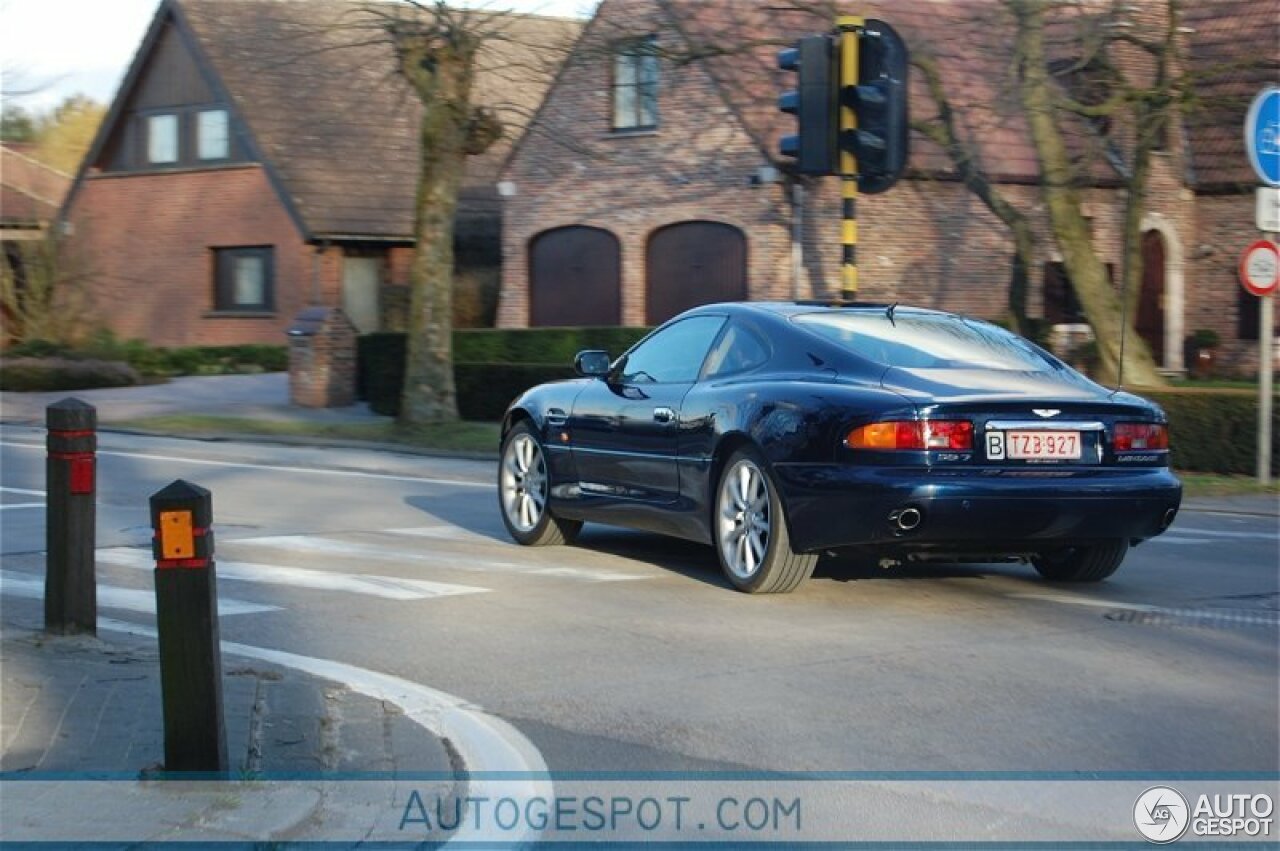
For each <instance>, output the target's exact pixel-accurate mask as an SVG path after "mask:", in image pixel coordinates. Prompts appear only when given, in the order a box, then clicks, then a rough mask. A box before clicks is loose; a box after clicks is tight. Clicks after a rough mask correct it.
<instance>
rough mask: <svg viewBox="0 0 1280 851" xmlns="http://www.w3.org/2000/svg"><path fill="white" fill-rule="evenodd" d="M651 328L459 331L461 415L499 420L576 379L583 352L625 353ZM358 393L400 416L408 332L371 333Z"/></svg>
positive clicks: (361, 344)
mask: <svg viewBox="0 0 1280 851" xmlns="http://www.w3.org/2000/svg"><path fill="white" fill-rule="evenodd" d="M647 333H649V329H648V328H612V327H611V328H527V329H526V328H521V329H510V330H507V329H493V328H483V329H459V330H456V331H454V333H453V359H454V381H455V382H456V384H457V391H458V411H459V413H461V414H462V416H463V418H465V419H468V420H496V419H499V418H500V417H501V416H502V414H503V412H504V411H506V409H507V405H509V404H510V403H511V400H512V399H514V398H515V397H517V396H519V395H520V394H521V393H523V392H524V391H525V390H527V389H529V388H530V387H533V386H534V385H536V384H541V383H542V382H544V381H557V380H559V379H562V378H572V377H573V374H574V372H573V358H574V355H576V354H577V353H578V352H580V351H582V350H583V349H604V350H605V351H607V352H609V353H610V354H612V355H615V356H616V355H620V354H622V353H623V352H624V351H626V350H627V349H629V348H631V346H632V345H633V344H634V343H635V342H636V341H637V340H639V339H640V338H641V337H643V336H644V335H645V334H647ZM356 345H357V349H356V350H357V358H358V364H359V366H358V380H357V381H358V385H359V387H358V393H359V396H360V398H361V399H365V400H367V401H368V403H369V408H370V409H371V410H372V411H374V413H378V414H383V415H384V416H392V417H393V416H396V415H397V414H399V413H400V390H401V387H402V386H403V384H404V358H405V350H406V336H405V335H404V334H366V335H364V336H362V337H360V338H359V340H358V341H357V344H356Z"/></svg>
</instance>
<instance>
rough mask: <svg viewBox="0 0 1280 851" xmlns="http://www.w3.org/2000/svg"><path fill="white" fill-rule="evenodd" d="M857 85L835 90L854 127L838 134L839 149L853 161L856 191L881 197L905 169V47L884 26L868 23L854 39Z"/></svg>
mask: <svg viewBox="0 0 1280 851" xmlns="http://www.w3.org/2000/svg"><path fill="white" fill-rule="evenodd" d="M857 38H858V84H857V85H856V86H844V87H841V89H840V103H841V104H842V105H844V106H849V107H852V108H853V110H854V112H855V113H857V116H858V128H857V129H856V130H845V131H843V132H842V133H841V134H840V148H841V149H842V150H848V151H851V152H852V153H853V155H854V156H855V157H856V158H857V160H858V191H860V192H863V193H866V194H868V195H875V194H877V193H879V192H884V191H885V190H886V189H888V188H889V187H891V186H893V184H895V183H897V182H898V178H899V177H900V176H901V175H902V172H903V170H904V169H905V168H906V165H907V154H908V145H909V139H910V133H909V126H908V125H909V121H908V118H907V67H908V62H909V59H908V54H907V45H906V43H905V42H904V41H903V40H902V37H901V36H899V35H898V33H897V32H895V31H894V29H893V27H891V26H889V25H888V24H886V23H885V22H884V21H877V20H875V19H868V20H867V21H866V23H865V24H864V25H863V28H862V31H861V32H860V33H859V34H858V36H857Z"/></svg>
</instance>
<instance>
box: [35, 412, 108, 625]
mask: <svg viewBox="0 0 1280 851" xmlns="http://www.w3.org/2000/svg"><path fill="white" fill-rule="evenodd" d="M45 424H46V426H47V427H48V430H49V433H48V437H47V440H46V446H47V448H48V457H47V459H46V461H45V500H46V502H45V512H46V516H45V553H46V556H45V574H44V628H45V630H46V631H47V632H52V633H73V632H84V633H90V634H96V633H97V631H98V585H97V578H96V576H95V574H94V549H95V547H96V543H97V529H96V511H97V505H96V504H97V478H98V476H97V456H96V455H95V452H96V451H97V448H98V432H97V428H98V412H97V409H95V408H94V407H93V406H92V405H90V404H89V403H87V402H82V401H81V400H79V399H63V400H62V401H61V402H55V403H54V404H52V405H50V406H49V407H48V408H46V409H45Z"/></svg>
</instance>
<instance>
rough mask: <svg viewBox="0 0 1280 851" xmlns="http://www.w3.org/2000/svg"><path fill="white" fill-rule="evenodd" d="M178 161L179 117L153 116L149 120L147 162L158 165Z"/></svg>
mask: <svg viewBox="0 0 1280 851" xmlns="http://www.w3.org/2000/svg"><path fill="white" fill-rule="evenodd" d="M177 161H178V116H176V115H173V114H164V115H152V116H151V117H149V118H148V119H147V162H149V163H153V164H156V165H163V164H165V163H176V162H177Z"/></svg>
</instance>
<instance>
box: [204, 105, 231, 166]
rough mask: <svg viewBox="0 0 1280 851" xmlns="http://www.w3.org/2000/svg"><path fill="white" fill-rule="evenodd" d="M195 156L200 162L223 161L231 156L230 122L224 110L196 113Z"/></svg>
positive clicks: (206, 110) (207, 110)
mask: <svg viewBox="0 0 1280 851" xmlns="http://www.w3.org/2000/svg"><path fill="white" fill-rule="evenodd" d="M196 156H197V157H198V158H200V159H202V160H225V159H226V158H227V157H229V156H231V134H230V122H229V121H228V118H227V111H226V110H225V109H205V110H201V111H200V112H197V113H196Z"/></svg>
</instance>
